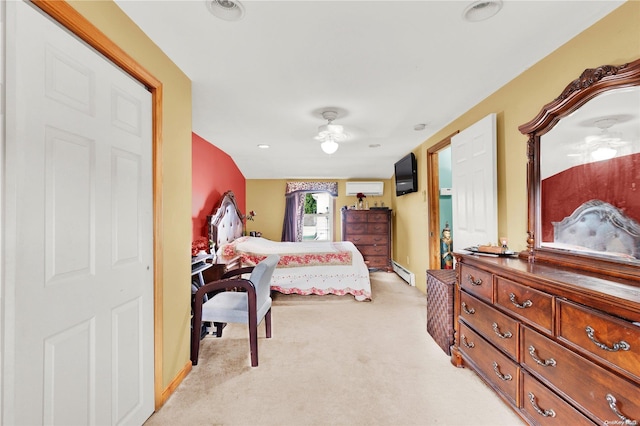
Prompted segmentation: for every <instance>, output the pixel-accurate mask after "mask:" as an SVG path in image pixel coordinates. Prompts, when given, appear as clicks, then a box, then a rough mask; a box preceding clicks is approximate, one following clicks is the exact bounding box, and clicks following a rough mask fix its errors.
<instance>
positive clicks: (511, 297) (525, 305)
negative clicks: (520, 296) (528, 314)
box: [509, 293, 533, 309]
mask: <svg viewBox="0 0 640 426" xmlns="http://www.w3.org/2000/svg"><path fill="white" fill-rule="evenodd" d="M509 300H511V303H513V306H515V307H516V308H520V309H525V308H530V307H531V306H533V302H532V301H531V300H529V299H527V300H525V301H524V303H523V304H520V303H518V302H517V301H516V295H515V294H513V293H509Z"/></svg>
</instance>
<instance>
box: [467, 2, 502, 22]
mask: <svg viewBox="0 0 640 426" xmlns="http://www.w3.org/2000/svg"><path fill="white" fill-rule="evenodd" d="M500 9H502V0H488V1H474V2H473V3H471V4H470V5H469V6H467V7H466V8H465V9H464V11H463V12H462V17H463V18H464V20H465V21H469V22H480V21H484V20H485V19H489V18H491V17H492V16H494V15H495V14H496V13H498V12H500Z"/></svg>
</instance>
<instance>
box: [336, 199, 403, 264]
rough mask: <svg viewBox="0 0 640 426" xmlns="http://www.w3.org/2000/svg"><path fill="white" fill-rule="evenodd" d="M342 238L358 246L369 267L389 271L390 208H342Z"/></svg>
mask: <svg viewBox="0 0 640 426" xmlns="http://www.w3.org/2000/svg"><path fill="white" fill-rule="evenodd" d="M342 240H343V241H351V242H352V243H353V244H355V246H356V247H357V248H358V250H359V251H360V253H362V256H363V257H364V261H365V263H366V264H367V266H368V267H369V268H375V269H382V270H385V271H387V272H391V271H392V270H393V269H392V268H391V210H390V209H371V210H346V209H344V210H342Z"/></svg>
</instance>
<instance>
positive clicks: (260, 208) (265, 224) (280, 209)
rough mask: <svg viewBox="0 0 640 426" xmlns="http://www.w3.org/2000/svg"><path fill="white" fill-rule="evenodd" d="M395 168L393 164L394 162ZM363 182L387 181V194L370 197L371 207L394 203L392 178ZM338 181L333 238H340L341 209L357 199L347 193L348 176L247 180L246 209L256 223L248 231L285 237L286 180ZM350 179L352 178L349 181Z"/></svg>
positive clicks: (250, 224) (270, 236) (385, 186)
mask: <svg viewBox="0 0 640 426" xmlns="http://www.w3.org/2000/svg"><path fill="white" fill-rule="evenodd" d="M391 167H393V164H392V165H391ZM358 180H362V181H382V182H384V194H382V195H381V196H379V197H374V196H368V197H367V201H368V202H369V206H373V203H375V202H377V203H378V205H382V204H381V203H384V205H385V206H391V197H392V193H394V192H393V191H394V190H393V187H392V184H393V182H392V181H391V180H389V179H358ZM298 181H305V182H338V196H337V197H336V205H335V216H334V228H333V229H334V237H335V240H340V239H341V222H340V209H341V208H342V207H343V206H351V205H354V204H355V203H356V201H357V198H356V197H354V196H348V197H347V196H346V195H344V194H345V193H346V182H347V180H346V179H247V211H251V210H253V211H255V212H256V214H257V215H256V217H255V219H254V220H253V222H249V223H248V224H247V231H260V232H262V236H263V237H264V238H268V239H270V240H274V241H280V239H281V238H282V221H283V218H284V206H285V198H284V193H285V190H286V184H287V182H298ZM350 181H351V180H350Z"/></svg>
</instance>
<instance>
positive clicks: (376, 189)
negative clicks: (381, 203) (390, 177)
mask: <svg viewBox="0 0 640 426" xmlns="http://www.w3.org/2000/svg"><path fill="white" fill-rule="evenodd" d="M358 192H362V193H363V194H364V195H382V194H383V193H384V182H347V195H356V194H357V193H358Z"/></svg>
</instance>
